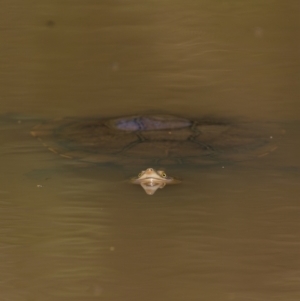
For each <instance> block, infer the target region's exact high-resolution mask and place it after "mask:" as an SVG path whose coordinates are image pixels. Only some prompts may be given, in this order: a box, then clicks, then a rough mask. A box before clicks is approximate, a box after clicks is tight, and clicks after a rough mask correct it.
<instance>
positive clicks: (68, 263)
mask: <svg viewBox="0 0 300 301" xmlns="http://www.w3.org/2000/svg"><path fill="white" fill-rule="evenodd" d="M299 13H300V10H299V2H298V1H296V0H290V1H284V2H282V1H278V0H277V1H275V0H274V1H272V0H271V1H251V2H249V3H246V2H245V1H244V2H243V1H233V0H232V1H225V2H224V1H204V0H201V1H172V2H171V1H105V2H103V1H102V4H100V2H99V1H92V0H91V1H81V0H76V1H46V0H41V1H38V2H36V1H30V0H27V1H19V0H14V1H11V0H9V1H8V0H7V1H3V2H2V4H1V11H0V35H1V41H2V42H1V47H0V66H1V68H0V80H1V83H0V102H1V107H0V113H1V114H5V113H8V112H12V113H16V114H18V115H19V116H18V117H16V118H11V119H9V118H6V119H5V118H2V119H1V125H0V136H1V140H0V141H1V145H0V166H1V173H0V262H1V270H0V301H2V300H3V301H8V300H13V301H18V300H22V301H23V300H28V301H29V300H30V301H32V300H39V301H43V300H47V301H48V300H49V301H50V300H51V301H52V300H53V301H54V300H55V301H57V300H63V301H64V300H107V301H111V300H122V301H125V300H128V301H135V300H149V301H150V300H157V301H158V300H162V301H166V300H172V301H173V300H178V301H179V300H212V301H223V300H236V301H252V300H253V301H254V300H255V301H258V300H262V301H277V300H280V301H281V300H284V301H298V300H300V256H299V250H300V232H299V229H300V219H299V213H300V205H299V200H300V187H299V174H300V159H299V152H300V145H299V144H300V143H299V130H300V125H299V123H298V119H299V112H300V110H299V109H300V105H299V96H300V93H299V80H300V76H299V71H300V62H299V29H300V25H299ZM151 111H155V112H166V113H173V114H177V115H182V116H202V115H217V116H225V117H228V116H229V117H231V116H232V117H235V116H239V117H240V116H241V117H242V118H246V119H252V120H253V122H255V121H256V120H260V121H262V122H269V121H272V122H273V123H274V124H276V125H277V126H278V127H279V128H281V129H282V130H284V131H285V132H286V134H285V135H284V136H283V137H282V138H280V139H278V142H277V145H278V149H277V150H276V152H274V153H272V154H271V155H269V156H266V157H264V158H260V159H257V160H253V161H251V162H246V163H241V164H233V165H226V166H224V168H221V167H220V166H217V167H204V166H200V167H199V168H193V169H189V168H186V167H177V166H174V167H170V168H169V170H168V171H169V172H170V173H171V174H172V175H173V174H174V175H176V176H179V177H181V178H182V179H183V183H182V184H181V185H177V186H173V187H166V188H164V189H163V190H161V191H158V192H157V193H156V194H155V195H154V196H151V197H150V196H147V195H146V194H145V193H144V192H143V191H142V189H141V188H140V187H137V186H131V185H130V184H128V183H127V182H126V181H125V180H126V179H127V178H128V177H129V176H131V175H132V174H131V173H133V172H134V173H138V172H139V170H135V168H134V166H131V168H130V172H129V171H128V170H126V168H125V169H122V168H117V167H110V166H106V167H102V168H99V167H97V166H94V165H91V166H77V164H76V163H75V162H73V161H68V160H63V159H62V158H60V157H59V156H55V155H54V154H52V153H50V152H49V151H48V150H47V149H45V148H43V147H42V146H41V145H40V143H39V142H38V141H36V140H35V139H33V138H32V137H31V136H30V134H29V132H30V129H31V127H32V126H33V125H34V124H35V123H36V122H37V121H36V120H40V119H50V118H51V119H52V118H57V117H63V116H78V117H80V116H101V117H102V116H118V115H123V114H132V113H140V112H151ZM274 138H275V139H277V137H274ZM145 167H148V166H145Z"/></svg>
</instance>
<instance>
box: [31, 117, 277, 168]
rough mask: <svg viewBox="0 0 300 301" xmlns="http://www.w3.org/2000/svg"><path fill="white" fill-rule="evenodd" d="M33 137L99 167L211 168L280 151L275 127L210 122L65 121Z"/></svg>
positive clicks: (143, 119) (170, 119) (47, 125)
mask: <svg viewBox="0 0 300 301" xmlns="http://www.w3.org/2000/svg"><path fill="white" fill-rule="evenodd" d="M31 133H32V135H33V136H35V137H37V138H38V139H39V140H40V141H41V142H42V143H43V144H44V146H46V147H47V148H48V149H49V150H51V151H52V152H54V153H57V154H59V155H60V156H62V157H65V158H69V159H78V160H81V161H85V162H95V163H118V164H140V163H141V164H159V165H165V164H211V163H214V162H221V161H224V160H227V161H238V160H244V159H248V158H252V157H259V156H264V155H266V154H268V153H270V152H271V151H273V150H274V149H275V148H276V144H275V143H274V140H275V139H274V135H275V132H274V128H273V127H270V126H266V125H263V126H262V125H258V124H257V123H248V122H235V121H230V120H224V119H220V118H211V117H207V118H198V119H197V118H195V119H188V118H181V117H177V116H172V115H141V116H140V115H136V116H126V117H119V118H111V119H101V118H85V119H76V118H63V119H57V120H53V121H51V122H45V123H42V124H39V125H37V126H35V127H34V128H33V129H32V132H31Z"/></svg>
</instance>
